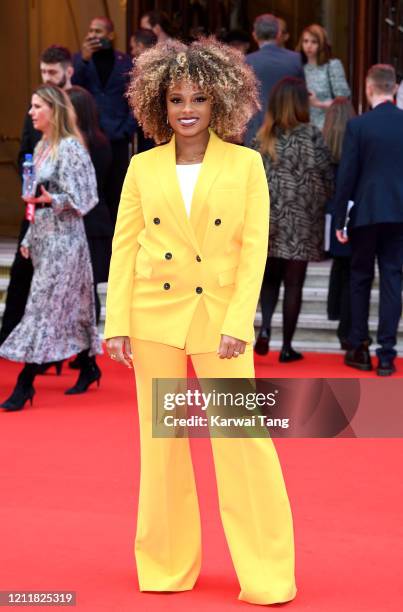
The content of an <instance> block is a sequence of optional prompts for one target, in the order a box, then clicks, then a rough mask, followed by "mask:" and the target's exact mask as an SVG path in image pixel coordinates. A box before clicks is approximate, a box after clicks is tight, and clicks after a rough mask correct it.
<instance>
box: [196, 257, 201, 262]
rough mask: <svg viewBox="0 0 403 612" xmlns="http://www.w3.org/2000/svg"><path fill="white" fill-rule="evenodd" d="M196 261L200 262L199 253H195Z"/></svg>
mask: <svg viewBox="0 0 403 612" xmlns="http://www.w3.org/2000/svg"><path fill="white" fill-rule="evenodd" d="M196 261H198V262H199V263H200V262H201V257H200V255H196Z"/></svg>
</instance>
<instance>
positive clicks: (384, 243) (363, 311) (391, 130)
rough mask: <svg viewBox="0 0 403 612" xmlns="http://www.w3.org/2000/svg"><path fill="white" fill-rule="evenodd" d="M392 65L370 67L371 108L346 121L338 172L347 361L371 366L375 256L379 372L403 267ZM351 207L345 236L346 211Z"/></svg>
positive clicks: (392, 339) (402, 126)
mask: <svg viewBox="0 0 403 612" xmlns="http://www.w3.org/2000/svg"><path fill="white" fill-rule="evenodd" d="M396 89H397V86H396V74H395V69H394V68H393V67H392V66H389V65H386V64H377V65H376V66H372V68H370V70H369V72H368V75H367V80H366V95H367V99H368V102H369V104H370V105H371V107H372V110H371V111H370V112H367V113H364V114H363V115H361V116H360V117H356V118H354V119H351V120H350V121H349V123H348V125H347V130H346V135H345V139H344V145H343V153H342V158H341V162H340V167H339V172H338V176H337V189H336V211H337V212H336V228H337V229H336V235H337V238H338V240H339V241H340V242H347V240H349V241H350V243H351V249H352V258H351V281H350V295H351V331H350V335H349V338H348V340H349V344H350V349H349V350H348V351H347V353H346V356H345V363H346V365H348V366H351V367H353V368H358V369H360V370H371V369H372V363H371V357H370V354H369V350H368V316H369V303H370V293H371V286H372V281H373V278H374V265H375V258H377V259H378V266H379V277H380V303H379V324H378V335H377V341H378V343H379V344H380V348H378V349H377V351H376V353H377V356H378V364H377V374H378V375H379V376H389V375H391V374H393V372H394V371H395V366H394V359H395V357H396V350H395V345H396V336H397V328H398V325H399V320H400V316H401V311H402V266H403V171H402V168H403V111H402V110H399V109H398V108H396V106H395V105H394V103H393V100H394V94H395V92H396ZM349 200H352V201H353V202H354V206H353V208H352V209H351V212H350V222H349V225H348V237H347V236H346V229H344V228H345V226H346V211H347V205H348V201H349Z"/></svg>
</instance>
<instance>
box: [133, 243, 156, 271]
mask: <svg viewBox="0 0 403 612" xmlns="http://www.w3.org/2000/svg"><path fill="white" fill-rule="evenodd" d="M152 273H153V267H152V264H151V262H150V260H149V258H148V255H147V253H145V252H144V251H143V250H142V249H140V250H139V252H138V253H137V258H136V266H135V276H141V277H142V278H151V276H152Z"/></svg>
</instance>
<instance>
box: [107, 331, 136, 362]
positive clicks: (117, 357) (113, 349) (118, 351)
mask: <svg viewBox="0 0 403 612" xmlns="http://www.w3.org/2000/svg"><path fill="white" fill-rule="evenodd" d="M106 350H107V352H108V355H109V357H110V358H111V359H113V360H114V361H117V362H118V363H121V364H122V365H125V366H127V367H128V368H133V363H132V357H133V356H132V349H131V346H130V338H129V337H128V336H116V337H115V338H108V340H107V341H106Z"/></svg>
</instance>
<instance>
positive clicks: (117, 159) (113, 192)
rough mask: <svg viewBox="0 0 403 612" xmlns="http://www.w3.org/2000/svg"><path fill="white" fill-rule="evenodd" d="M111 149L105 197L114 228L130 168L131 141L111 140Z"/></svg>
mask: <svg viewBox="0 0 403 612" xmlns="http://www.w3.org/2000/svg"><path fill="white" fill-rule="evenodd" d="M111 147H112V163H111V167H110V170H109V174H108V180H107V182H106V185H105V197H106V203H107V205H108V208H109V212H110V215H111V219H112V223H113V226H115V223H116V217H117V214H118V207H119V201H120V194H121V192H122V186H123V181H124V180H125V176H126V172H127V168H128V166H129V141H128V140H126V139H122V140H111Z"/></svg>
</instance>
